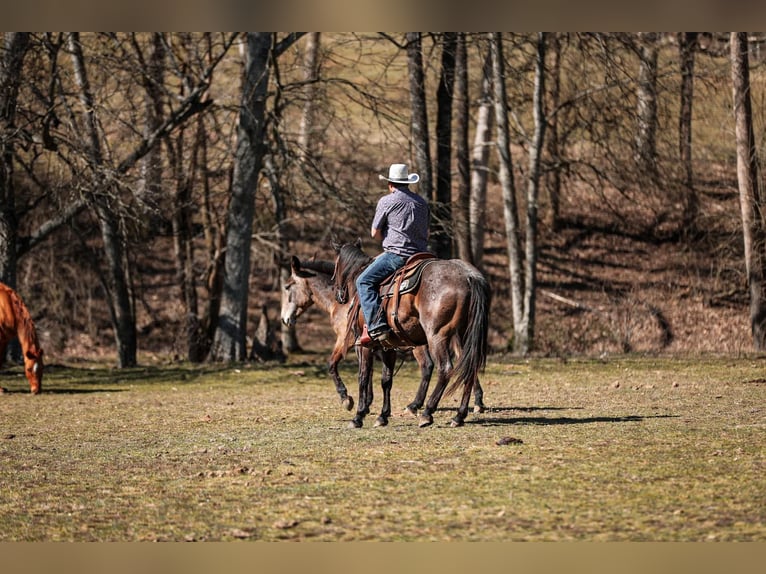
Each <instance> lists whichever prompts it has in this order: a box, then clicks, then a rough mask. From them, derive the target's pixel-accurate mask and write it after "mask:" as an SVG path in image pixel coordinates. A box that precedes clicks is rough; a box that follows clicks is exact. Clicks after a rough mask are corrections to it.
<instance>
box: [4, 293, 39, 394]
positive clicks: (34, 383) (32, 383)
mask: <svg viewBox="0 0 766 574" xmlns="http://www.w3.org/2000/svg"><path fill="white" fill-rule="evenodd" d="M14 337H18V339H19V342H20V343H21V350H22V352H23V354H24V371H25V374H26V376H27V380H28V381H29V388H30V390H31V391H32V394H33V395H36V394H37V393H39V392H40V391H41V390H42V386H43V350H42V348H40V345H39V343H38V342H37V331H35V325H34V323H33V322H32V317H31V316H30V315H29V311H28V310H27V306H26V305H24V302H23V301H22V300H21V297H19V296H18V294H17V293H16V292H15V291H14V290H13V289H11V288H10V287H8V286H7V285H5V284H3V283H0V366H2V365H3V362H4V361H5V351H6V349H7V348H8V343H9V342H10V341H11V340H13V338H14Z"/></svg>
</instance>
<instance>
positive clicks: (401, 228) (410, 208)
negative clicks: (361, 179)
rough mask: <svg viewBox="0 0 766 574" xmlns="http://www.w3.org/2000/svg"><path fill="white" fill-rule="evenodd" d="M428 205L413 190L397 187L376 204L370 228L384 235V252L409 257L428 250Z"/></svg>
mask: <svg viewBox="0 0 766 574" xmlns="http://www.w3.org/2000/svg"><path fill="white" fill-rule="evenodd" d="M428 220H429V211H428V202H427V201H426V200H425V199H423V198H422V197H421V196H419V195H418V194H417V193H415V192H414V191H410V190H409V189H407V188H396V190H395V191H393V192H391V193H387V194H386V195H384V196H383V197H381V198H380V201H378V206H377V208H376V209H375V217H374V218H373V220H372V228H373V229H380V230H381V233H382V235H383V251H387V252H389V253H395V254H397V255H400V256H402V257H410V256H411V255H415V254H416V253H421V252H423V251H428Z"/></svg>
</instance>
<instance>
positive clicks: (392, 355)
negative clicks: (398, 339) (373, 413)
mask: <svg viewBox="0 0 766 574" xmlns="http://www.w3.org/2000/svg"><path fill="white" fill-rule="evenodd" d="M381 359H382V360H381V363H383V369H382V372H381V376H380V386H381V388H382V389H383V407H382V408H381V410H380V415H379V416H378V418H377V420H376V421H375V426H376V427H384V426H387V425H388V417H390V416H391V387H392V386H393V384H394V367H395V366H396V351H383V352H382V357H381Z"/></svg>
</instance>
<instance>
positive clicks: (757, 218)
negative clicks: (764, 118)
mask: <svg viewBox="0 0 766 574" xmlns="http://www.w3.org/2000/svg"><path fill="white" fill-rule="evenodd" d="M730 43H731V81H732V92H733V99H734V128H735V135H736V140H737V181H738V183H739V202H740V209H741V212H742V230H743V235H744V243H745V269H746V270H747V283H748V288H749V290H750V329H751V331H752V334H753V344H754V346H755V348H756V350H758V351H763V350H764V349H766V254H765V253H764V249H766V222H764V219H763V216H762V214H763V212H764V210H765V209H766V205H765V202H764V197H763V190H762V188H761V185H762V184H761V183H760V167H759V164H758V158H757V152H756V148H755V135H754V133H753V111H752V104H751V98H750V59H749V55H748V42H747V33H745V32H732V33H731V35H730Z"/></svg>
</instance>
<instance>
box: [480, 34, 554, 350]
mask: <svg viewBox="0 0 766 574" xmlns="http://www.w3.org/2000/svg"><path fill="white" fill-rule="evenodd" d="M545 48H546V41H545V34H543V33H540V34H538V35H537V50H536V58H535V82H534V95H533V116H534V135H533V138H532V142H531V143H530V151H529V170H528V173H527V181H526V218H525V223H526V226H525V228H526V233H525V241H524V249H523V250H522V246H521V235H522V233H523V232H522V229H521V227H520V224H519V221H520V218H521V217H520V212H521V209H520V208H519V205H518V201H517V199H516V188H515V184H514V177H513V163H512V161H511V152H510V135H509V132H510V129H509V126H508V119H507V116H508V113H507V108H508V104H507V101H508V100H507V95H506V89H505V58H504V56H503V37H502V34H501V33H493V34H492V68H493V83H494V89H495V119H496V121H497V135H498V137H497V147H498V156H499V159H500V182H501V185H502V188H503V211H504V215H505V229H506V236H507V241H508V259H509V270H510V275H511V306H512V309H513V333H514V337H513V350H514V352H516V353H518V354H520V355H525V354H527V353H528V352H529V351H530V350H531V349H532V346H533V344H534V329H535V290H536V288H537V279H536V273H537V270H536V268H537V250H538V247H537V201H538V196H539V181H540V157H541V153H542V147H543V138H544V134H545V114H544V105H543V97H544V89H545V88H544V86H545V81H544V80H545Z"/></svg>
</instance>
